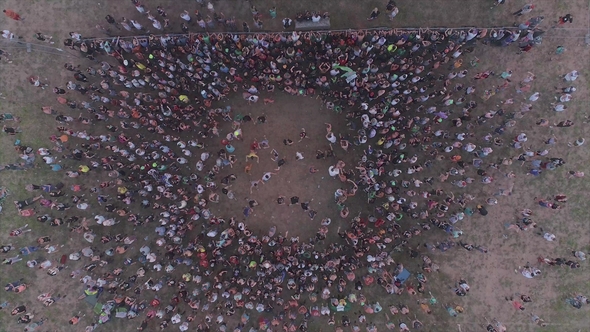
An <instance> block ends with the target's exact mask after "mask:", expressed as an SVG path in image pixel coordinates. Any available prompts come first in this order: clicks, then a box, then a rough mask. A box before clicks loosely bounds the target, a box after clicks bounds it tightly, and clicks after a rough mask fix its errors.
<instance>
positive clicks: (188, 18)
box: [180, 10, 191, 22]
mask: <svg viewBox="0 0 590 332" xmlns="http://www.w3.org/2000/svg"><path fill="white" fill-rule="evenodd" d="M180 18H182V19H183V20H185V21H187V22H190V21H191V17H190V15H189V14H188V12H187V11H186V10H185V11H184V12H182V14H180Z"/></svg>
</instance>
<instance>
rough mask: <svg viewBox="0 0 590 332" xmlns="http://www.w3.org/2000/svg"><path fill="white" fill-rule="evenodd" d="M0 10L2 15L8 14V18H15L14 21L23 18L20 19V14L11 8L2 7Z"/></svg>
mask: <svg viewBox="0 0 590 332" xmlns="http://www.w3.org/2000/svg"><path fill="white" fill-rule="evenodd" d="M2 12H3V13H4V15H6V16H8V17H10V18H11V19H13V20H16V21H22V20H23V19H22V17H20V15H19V14H17V13H16V12H15V11H13V10H10V9H4V10H3V11H2Z"/></svg>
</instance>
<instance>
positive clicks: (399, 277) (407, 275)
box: [395, 269, 411, 285]
mask: <svg viewBox="0 0 590 332" xmlns="http://www.w3.org/2000/svg"><path fill="white" fill-rule="evenodd" d="M410 275H411V273H410V271H408V270H406V269H403V271H402V272H400V273H399V274H398V275H396V276H395V280H396V281H399V282H400V283H401V284H402V285H403V283H404V282H406V280H408V278H410Z"/></svg>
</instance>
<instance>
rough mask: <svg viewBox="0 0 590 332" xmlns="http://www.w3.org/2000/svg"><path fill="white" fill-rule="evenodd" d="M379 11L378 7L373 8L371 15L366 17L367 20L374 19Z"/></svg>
mask: <svg viewBox="0 0 590 332" xmlns="http://www.w3.org/2000/svg"><path fill="white" fill-rule="evenodd" d="M380 13H381V12H379V8H377V7H375V8H374V9H373V11H372V12H371V15H370V16H369V18H368V19H367V21H372V20H374V19H376V18H377V16H379V14H380Z"/></svg>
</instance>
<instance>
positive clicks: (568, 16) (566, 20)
mask: <svg viewBox="0 0 590 332" xmlns="http://www.w3.org/2000/svg"><path fill="white" fill-rule="evenodd" d="M573 22H574V17H573V16H572V14H566V15H565V16H560V17H559V21H558V22H557V23H559V25H564V24H566V23H573Z"/></svg>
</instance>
